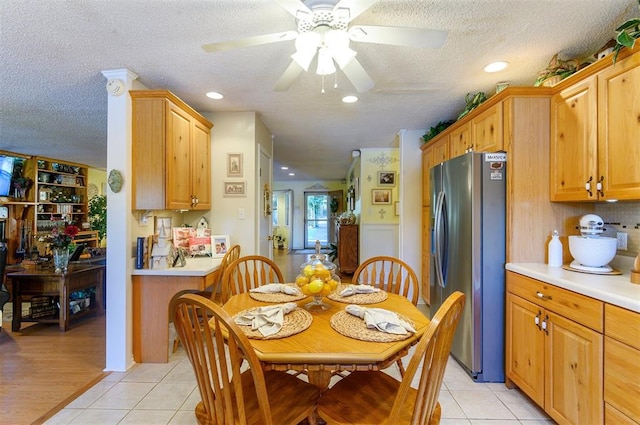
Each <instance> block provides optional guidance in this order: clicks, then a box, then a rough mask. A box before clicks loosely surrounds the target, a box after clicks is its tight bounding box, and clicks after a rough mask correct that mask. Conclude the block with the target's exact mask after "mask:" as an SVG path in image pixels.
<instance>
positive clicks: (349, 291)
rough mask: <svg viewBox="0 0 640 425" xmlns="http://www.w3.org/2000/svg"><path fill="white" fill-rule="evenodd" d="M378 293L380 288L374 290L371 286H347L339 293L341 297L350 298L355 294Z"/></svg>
mask: <svg viewBox="0 0 640 425" xmlns="http://www.w3.org/2000/svg"><path fill="white" fill-rule="evenodd" d="M375 292H380V288H374V287H373V286H371V285H349V286H347V287H346V288H344V289H343V290H342V291H340V296H341V297H350V296H351V295H355V294H373V293H375Z"/></svg>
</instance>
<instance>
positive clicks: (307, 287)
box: [300, 283, 311, 295]
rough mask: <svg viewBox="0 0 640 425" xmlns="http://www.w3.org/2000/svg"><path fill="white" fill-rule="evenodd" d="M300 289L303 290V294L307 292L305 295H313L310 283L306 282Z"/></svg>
mask: <svg viewBox="0 0 640 425" xmlns="http://www.w3.org/2000/svg"><path fill="white" fill-rule="evenodd" d="M300 290H301V291H302V293H303V294H305V295H311V291H309V284H308V283H306V284H304V285H302V286H301V287H300Z"/></svg>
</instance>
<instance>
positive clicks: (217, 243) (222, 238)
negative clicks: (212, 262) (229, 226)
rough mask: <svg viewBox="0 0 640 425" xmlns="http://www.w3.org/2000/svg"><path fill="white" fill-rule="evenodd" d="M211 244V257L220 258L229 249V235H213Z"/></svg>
mask: <svg viewBox="0 0 640 425" xmlns="http://www.w3.org/2000/svg"><path fill="white" fill-rule="evenodd" d="M211 244H212V245H213V247H212V250H213V253H212V257H213V258H222V257H224V255H225V254H226V253H227V250H228V249H229V244H230V240H229V235H214V236H212V237H211Z"/></svg>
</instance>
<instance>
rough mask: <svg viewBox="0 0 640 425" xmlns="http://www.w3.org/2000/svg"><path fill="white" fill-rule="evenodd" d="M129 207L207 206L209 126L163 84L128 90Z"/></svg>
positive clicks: (208, 204)
mask: <svg viewBox="0 0 640 425" xmlns="http://www.w3.org/2000/svg"><path fill="white" fill-rule="evenodd" d="M130 94H131V97H132V99H133V185H132V186H133V208H134V209H138V210H142V209H184V210H207V209H210V208H211V147H210V144H211V140H210V139H211V137H210V136H211V127H212V126H213V125H212V124H211V123H210V122H209V121H207V120H206V119H205V118H204V117H202V116H201V115H200V114H198V113H197V112H196V111H195V110H193V109H192V108H191V107H189V106H188V105H187V104H186V103H184V102H183V101H182V100H180V99H179V98H178V97H176V96H175V95H174V94H173V93H171V92H169V91H166V90H132V91H130Z"/></svg>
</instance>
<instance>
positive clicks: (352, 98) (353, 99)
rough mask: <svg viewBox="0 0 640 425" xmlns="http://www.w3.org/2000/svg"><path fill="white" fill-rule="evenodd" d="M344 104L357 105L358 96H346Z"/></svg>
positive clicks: (343, 99)
mask: <svg viewBox="0 0 640 425" xmlns="http://www.w3.org/2000/svg"><path fill="white" fill-rule="evenodd" d="M342 101H343V102H344V103H355V102H357V101H358V96H345V97H343V98H342Z"/></svg>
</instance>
